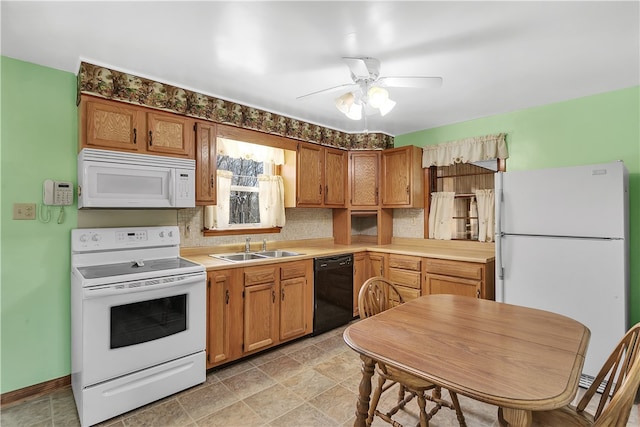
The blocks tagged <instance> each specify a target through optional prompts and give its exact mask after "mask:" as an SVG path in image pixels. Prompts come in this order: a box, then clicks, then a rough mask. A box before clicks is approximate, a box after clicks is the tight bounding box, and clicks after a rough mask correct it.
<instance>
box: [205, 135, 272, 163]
mask: <svg viewBox="0 0 640 427" xmlns="http://www.w3.org/2000/svg"><path fill="white" fill-rule="evenodd" d="M216 151H217V153H218V154H220V155H224V156H229V157H233V158H234V159H250V160H254V161H256V162H265V163H273V164H274V165H283V164H284V150H283V149H281V148H274V147H268V146H266V145H260V144H251V143H249V142H242V141H235V140H233V139H226V138H218V139H217V148H216Z"/></svg>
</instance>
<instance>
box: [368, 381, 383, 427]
mask: <svg viewBox="0 0 640 427" xmlns="http://www.w3.org/2000/svg"><path fill="white" fill-rule="evenodd" d="M386 381H387V380H386V379H385V378H384V377H382V376H381V377H379V378H378V387H376V389H375V391H374V392H373V396H372V397H371V402H370V403H369V415H368V416H367V427H369V426H371V423H372V422H373V416H374V414H375V413H376V408H377V407H378V402H379V401H380V395H381V394H382V387H383V386H384V383H385V382H386Z"/></svg>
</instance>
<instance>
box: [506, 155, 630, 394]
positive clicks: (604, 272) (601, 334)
mask: <svg viewBox="0 0 640 427" xmlns="http://www.w3.org/2000/svg"><path fill="white" fill-rule="evenodd" d="M628 181H629V180H628V172H627V170H626V168H625V166H624V164H623V163H622V162H621V161H616V162H611V163H604V164H595V165H585V166H574V167H564V168H554V169H540V170H528V171H514V172H498V173H496V177H495V192H496V198H495V200H496V245H495V247H496V300H497V301H501V302H505V303H509V304H516V305H523V306H527V307H533V308H539V309H543V310H547V311H552V312H555V313H560V314H563V315H565V316H568V317H571V318H573V319H575V320H578V321H579V322H581V323H583V324H584V325H586V326H587V327H588V328H589V329H590V330H591V339H590V341H589V347H588V349H587V357H586V360H585V363H584V368H583V376H582V379H581V385H582V386H588V385H590V383H591V382H592V380H593V377H594V376H595V375H596V374H597V373H598V371H599V370H600V367H601V366H602V365H603V364H604V362H605V361H606V359H607V357H608V356H609V354H610V353H611V352H612V351H613V349H614V347H615V345H616V344H617V343H618V341H619V340H620V339H621V338H622V336H623V335H624V334H625V332H626V330H627V327H628V313H627V305H628V303H627V301H628V289H629V286H628V284H629V255H628V254H629V251H628V242H629V225H628V224H629V218H628V199H629V184H628Z"/></svg>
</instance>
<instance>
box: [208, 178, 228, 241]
mask: <svg viewBox="0 0 640 427" xmlns="http://www.w3.org/2000/svg"><path fill="white" fill-rule="evenodd" d="M216 177H217V179H216V198H217V199H218V200H217V205H215V206H205V208H204V227H205V228H207V229H209V230H212V229H216V230H219V229H222V228H228V227H229V208H230V205H231V178H232V177H233V173H232V172H230V171H225V170H217V171H216Z"/></svg>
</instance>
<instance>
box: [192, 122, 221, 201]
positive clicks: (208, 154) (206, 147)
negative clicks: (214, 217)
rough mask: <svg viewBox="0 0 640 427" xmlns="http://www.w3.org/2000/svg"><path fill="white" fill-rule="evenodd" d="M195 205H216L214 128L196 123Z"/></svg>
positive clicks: (211, 125) (212, 125)
mask: <svg viewBox="0 0 640 427" xmlns="http://www.w3.org/2000/svg"><path fill="white" fill-rule="evenodd" d="M195 128H196V205H215V204H216V165H217V163H216V126H215V125H214V124H211V123H207V122H197V123H196V125H195Z"/></svg>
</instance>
